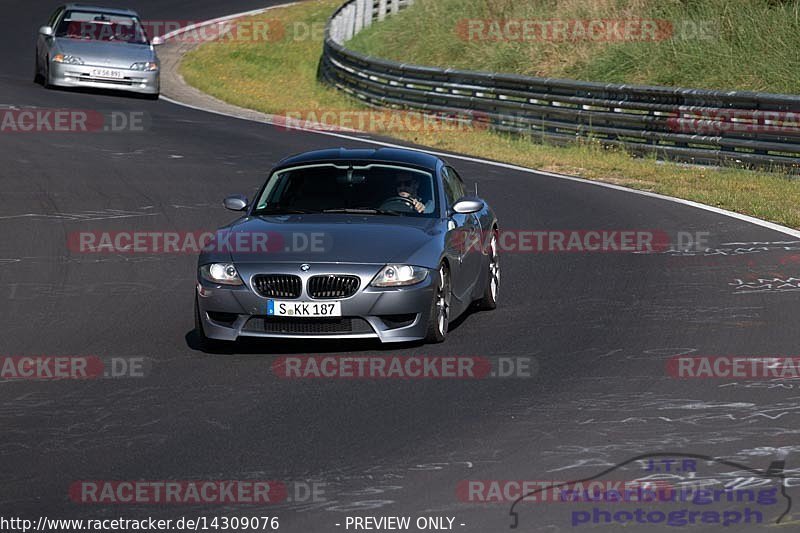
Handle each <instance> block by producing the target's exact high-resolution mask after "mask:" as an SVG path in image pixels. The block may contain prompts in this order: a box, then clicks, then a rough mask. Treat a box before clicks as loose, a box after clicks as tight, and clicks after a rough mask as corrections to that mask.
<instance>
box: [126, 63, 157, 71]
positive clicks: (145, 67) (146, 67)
mask: <svg viewBox="0 0 800 533" xmlns="http://www.w3.org/2000/svg"><path fill="white" fill-rule="evenodd" d="M131 70H141V71H146V72H155V71H156V70H158V63H149V62H148V63H134V64H133V65H131Z"/></svg>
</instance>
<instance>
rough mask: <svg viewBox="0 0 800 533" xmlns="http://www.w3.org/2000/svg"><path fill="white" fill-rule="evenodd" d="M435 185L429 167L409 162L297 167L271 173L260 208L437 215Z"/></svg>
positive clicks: (262, 210)
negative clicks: (427, 169) (407, 164)
mask: <svg viewBox="0 0 800 533" xmlns="http://www.w3.org/2000/svg"><path fill="white" fill-rule="evenodd" d="M435 191H436V188H435V187H434V180H433V176H432V175H431V174H430V173H429V172H425V171H422V170H417V169H413V168H408V167H401V166H395V165H368V166H360V167H348V166H336V165H332V164H325V165H311V166H303V167H295V168H290V169H285V170H282V171H280V172H277V173H275V174H273V175H272V176H271V177H270V179H269V181H268V182H267V184H266V186H265V187H264V190H263V191H262V193H261V196H260V198H259V199H258V202H257V203H256V209H255V211H254V214H256V215H261V214H276V213H298V212H299V213H336V212H340V213H348V212H352V213H363V214H384V215H397V216H417V217H435V216H436V212H437V203H436V196H437V195H436V193H435Z"/></svg>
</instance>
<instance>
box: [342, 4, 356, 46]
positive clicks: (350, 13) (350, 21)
mask: <svg viewBox="0 0 800 533" xmlns="http://www.w3.org/2000/svg"><path fill="white" fill-rule="evenodd" d="M355 33H356V6H355V4H350V5H349V6H347V8H346V9H345V18H344V40H345V41H349V40H350V39H352V38H353V35H355Z"/></svg>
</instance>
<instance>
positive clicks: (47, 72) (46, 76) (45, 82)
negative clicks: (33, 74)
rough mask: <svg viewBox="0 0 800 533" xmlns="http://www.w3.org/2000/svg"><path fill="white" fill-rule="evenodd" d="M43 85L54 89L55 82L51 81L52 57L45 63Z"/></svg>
mask: <svg viewBox="0 0 800 533" xmlns="http://www.w3.org/2000/svg"><path fill="white" fill-rule="evenodd" d="M42 87H44V88H45V89H52V88H53V84H52V83H50V58H49V57H48V58H47V61H45V63H44V75H42Z"/></svg>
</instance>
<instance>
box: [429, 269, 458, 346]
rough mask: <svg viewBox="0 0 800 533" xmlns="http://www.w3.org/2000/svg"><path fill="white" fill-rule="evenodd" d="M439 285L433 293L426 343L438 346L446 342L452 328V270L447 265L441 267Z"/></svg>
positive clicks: (438, 276)
mask: <svg viewBox="0 0 800 533" xmlns="http://www.w3.org/2000/svg"><path fill="white" fill-rule="evenodd" d="M437 278H438V279H437V283H436V287H435V290H434V292H433V299H432V301H431V309H430V313H429V317H428V332H427V334H426V335H425V342H429V343H432V344H438V343H440V342H444V339H445V337H447V331H448V329H449V326H450V299H451V297H452V295H451V292H450V270H448V268H447V265H446V264H444V263H442V264H440V265H439V272H438V275H437Z"/></svg>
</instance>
